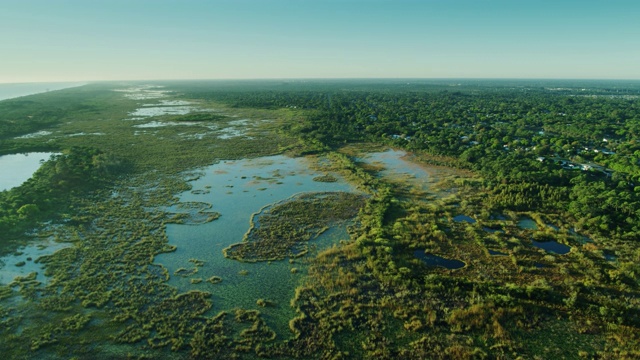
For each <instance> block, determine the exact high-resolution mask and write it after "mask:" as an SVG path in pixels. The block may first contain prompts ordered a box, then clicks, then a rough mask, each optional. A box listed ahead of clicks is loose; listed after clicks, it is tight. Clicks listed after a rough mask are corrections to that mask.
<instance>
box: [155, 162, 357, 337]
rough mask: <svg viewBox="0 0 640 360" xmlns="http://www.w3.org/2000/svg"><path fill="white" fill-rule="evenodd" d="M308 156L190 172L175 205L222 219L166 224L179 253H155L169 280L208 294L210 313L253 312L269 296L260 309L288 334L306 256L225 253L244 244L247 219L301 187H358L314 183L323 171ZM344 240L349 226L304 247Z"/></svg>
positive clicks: (334, 229) (182, 289) (305, 189)
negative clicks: (254, 258)
mask: <svg viewBox="0 0 640 360" xmlns="http://www.w3.org/2000/svg"><path fill="white" fill-rule="evenodd" d="M308 161H309V160H306V159H304V158H288V157H285V156H282V155H278V156H270V157H263V158H257V159H245V160H238V161H221V162H219V163H217V164H214V165H212V166H209V167H207V168H205V169H201V170H200V171H199V172H197V173H196V174H192V175H190V177H191V178H192V179H193V180H191V185H192V189H191V190H190V191H186V192H184V193H182V194H181V195H180V202H181V203H183V204H202V207H203V208H207V211H211V212H216V213H219V214H220V217H219V218H218V219H216V220H214V221H211V222H207V223H204V224H198V225H187V224H169V225H167V236H168V239H169V244H171V245H175V246H177V250H176V251H175V252H171V253H166V254H160V255H158V256H156V258H155V262H156V263H159V264H162V265H163V266H164V267H166V268H167V270H168V271H169V274H170V279H169V282H168V283H169V284H170V285H172V286H174V287H176V288H178V290H179V291H180V292H187V291H190V290H203V291H209V292H211V293H212V294H213V295H212V301H213V308H212V310H211V312H212V314H214V313H217V312H219V311H221V310H230V309H234V308H238V307H240V308H245V309H255V308H257V306H256V301H257V300H258V299H265V300H268V301H270V302H272V306H267V307H264V308H261V309H260V311H261V312H262V313H263V314H264V316H265V319H266V320H267V322H268V323H269V325H270V326H272V327H273V328H274V330H276V332H277V333H279V334H282V332H283V331H287V332H288V326H287V322H288V320H289V319H290V318H291V317H292V316H293V315H294V313H293V310H292V309H291V307H290V306H289V301H290V300H291V298H292V297H293V295H294V290H295V287H296V286H297V285H298V284H299V280H300V279H301V278H302V277H301V276H300V273H298V271H300V272H304V271H305V265H304V258H298V259H295V260H294V261H293V263H290V262H289V261H287V260H281V261H272V262H268V261H264V262H253V263H249V262H241V261H237V260H233V259H228V258H226V257H224V255H223V249H225V248H227V247H229V246H230V245H232V244H237V243H239V242H241V241H242V240H243V236H244V235H245V234H246V233H247V231H249V229H250V226H251V224H250V220H251V219H252V216H253V215H254V214H255V213H258V212H259V211H260V210H261V209H262V208H264V207H265V206H267V205H270V204H274V203H277V202H280V201H283V200H285V199H288V198H290V197H292V196H294V195H296V194H299V193H303V192H325V191H331V192H336V191H338V192H339V191H342V192H356V190H355V188H354V187H353V186H351V185H349V184H347V183H346V182H345V181H344V180H343V179H342V178H341V177H340V176H339V175H337V174H332V175H333V176H334V177H335V178H336V179H338V181H336V182H317V181H314V180H313V179H314V178H315V177H317V176H318V175H323V174H320V173H318V172H315V171H312V170H310V168H309V163H308ZM167 210H168V211H169V212H171V211H172V209H171V208H170V209H167ZM341 239H348V234H347V231H346V224H342V225H341V226H334V227H330V228H329V229H328V230H327V231H325V232H324V233H323V234H322V235H320V236H319V237H318V238H316V239H315V240H312V241H310V242H309V244H308V245H309V246H310V247H312V248H313V247H316V248H317V249H321V248H323V247H328V246H330V245H331V244H333V243H335V242H337V241H339V240H341ZM311 252H312V253H313V251H311ZM207 280H209V281H207Z"/></svg>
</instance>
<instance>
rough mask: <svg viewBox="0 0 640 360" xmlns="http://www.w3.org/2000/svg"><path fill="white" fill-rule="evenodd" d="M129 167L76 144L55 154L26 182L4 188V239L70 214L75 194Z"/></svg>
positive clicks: (0, 221) (0, 219)
mask: <svg viewBox="0 0 640 360" xmlns="http://www.w3.org/2000/svg"><path fill="white" fill-rule="evenodd" d="M125 170H126V166H125V164H123V163H122V162H120V161H119V160H118V159H115V158H114V157H112V156H110V155H109V154H106V153H104V152H101V151H99V150H96V149H91V148H82V147H74V148H71V149H69V150H67V151H64V152H63V153H62V154H59V155H53V156H52V157H51V158H50V159H49V160H48V161H46V162H44V163H43V164H42V166H41V167H40V168H39V169H38V170H37V171H36V172H35V173H34V175H33V176H32V177H31V178H30V179H29V180H27V181H26V182H24V183H23V184H22V185H20V186H18V187H15V188H12V189H10V190H5V191H2V192H0V234H2V238H1V239H0V240H3V242H7V241H9V240H11V239H13V238H16V237H20V236H22V235H23V234H24V232H25V231H27V230H28V229H30V228H32V227H33V226H35V225H36V224H37V223H38V222H39V221H47V220H56V219H57V220H60V219H64V218H66V217H69V216H70V215H68V214H69V210H70V209H69V207H70V206H71V204H72V199H73V198H74V197H76V196H79V197H82V196H85V195H86V194H88V193H89V192H90V191H92V190H95V189H98V188H100V187H101V186H103V185H105V184H108V183H109V181H110V180H112V179H113V178H114V177H115V176H116V175H118V174H119V173H121V172H122V171H125ZM67 220H69V219H67Z"/></svg>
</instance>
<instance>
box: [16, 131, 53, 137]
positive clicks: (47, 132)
mask: <svg viewBox="0 0 640 360" xmlns="http://www.w3.org/2000/svg"><path fill="white" fill-rule="evenodd" d="M51 134H53V133H52V132H51V131H47V130H40V131H36V132H33V133H31V134H26V135H21V136H16V137H15V138H14V139H35V138H39V137H43V136H48V135H51Z"/></svg>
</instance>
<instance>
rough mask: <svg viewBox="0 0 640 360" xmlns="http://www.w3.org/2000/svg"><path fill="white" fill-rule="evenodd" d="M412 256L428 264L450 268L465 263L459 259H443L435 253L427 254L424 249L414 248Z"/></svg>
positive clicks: (453, 268) (455, 267)
mask: <svg viewBox="0 0 640 360" xmlns="http://www.w3.org/2000/svg"><path fill="white" fill-rule="evenodd" d="M413 256H415V257H417V258H418V259H420V260H422V261H423V262H424V263H425V264H427V265H429V266H441V267H444V268H447V269H450V270H455V269H460V268H463V267H464V265H465V263H464V262H462V261H460V260H455V259H445V258H443V257H440V256H437V255H433V254H427V253H425V252H424V250H415V251H414V252H413Z"/></svg>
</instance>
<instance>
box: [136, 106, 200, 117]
mask: <svg viewBox="0 0 640 360" xmlns="http://www.w3.org/2000/svg"><path fill="white" fill-rule="evenodd" d="M195 110H196V108H195V107H193V106H158V107H142V108H139V109H136V110H135V111H133V112H131V113H129V116H133V117H152V116H161V115H186V114H188V113H190V112H192V111H195Z"/></svg>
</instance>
